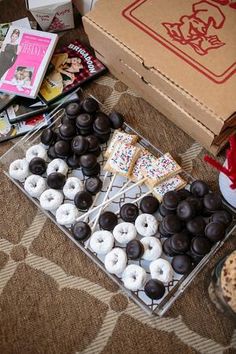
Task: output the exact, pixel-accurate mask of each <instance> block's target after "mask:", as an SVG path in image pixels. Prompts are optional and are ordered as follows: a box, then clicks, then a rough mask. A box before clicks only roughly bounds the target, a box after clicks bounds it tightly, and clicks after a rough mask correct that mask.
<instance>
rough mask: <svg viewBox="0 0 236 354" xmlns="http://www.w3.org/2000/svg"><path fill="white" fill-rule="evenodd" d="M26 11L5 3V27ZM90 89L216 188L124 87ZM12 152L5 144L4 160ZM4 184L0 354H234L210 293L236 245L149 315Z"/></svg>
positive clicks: (189, 151) (232, 333)
mask: <svg viewBox="0 0 236 354" xmlns="http://www.w3.org/2000/svg"><path fill="white" fill-rule="evenodd" d="M9 4H10V5H9ZM23 4H24V1H23V0H21V1H7V0H4V1H3V2H2V3H1V5H0V14H1V19H2V16H4V19H5V20H7V19H10V18H9V17H7V16H9V14H12V16H13V18H17V17H20V16H21V15H22V14H23V13H24V5H23ZM10 7H11V8H10ZM74 35H75V32H73V33H70V36H71V37H73V36H74ZM63 40H64V41H65V39H63ZM85 91H86V93H92V94H94V95H96V96H97V97H98V98H99V99H100V100H101V101H102V102H103V103H104V104H105V106H106V107H109V108H110V109H111V108H115V109H117V110H119V111H121V112H122V113H124V114H125V117H126V120H127V122H128V123H130V124H131V125H132V126H133V127H134V128H136V129H137V130H138V131H139V132H140V133H142V134H143V135H145V137H147V138H148V139H149V140H150V141H151V142H152V143H153V144H155V145H156V146H157V147H159V148H161V149H162V150H163V151H170V152H171V153H172V154H173V155H174V156H175V157H176V158H177V159H178V161H180V162H181V163H182V165H183V166H184V167H185V168H186V169H187V171H188V172H191V173H192V174H193V175H194V176H195V177H199V178H204V179H205V180H206V181H207V182H209V183H210V184H211V186H212V188H213V189H215V188H216V187H217V174H216V173H215V172H214V171H212V170H211V169H210V168H209V167H208V166H206V165H205V164H204V163H203V162H202V158H203V156H204V154H205V151H204V150H203V149H202V148H201V146H199V144H197V143H195V142H194V141H193V140H192V139H191V138H190V137H188V136H187V135H186V134H185V133H183V132H182V131H180V130H179V129H178V128H176V127H175V126H174V125H173V124H172V123H170V122H169V121H168V120H167V119H166V118H164V117H163V116H162V115H161V114H160V113H158V112H157V111H156V110H154V109H153V108H152V107H151V106H150V105H149V104H147V103H146V102H144V101H143V100H142V98H140V97H138V96H137V95H136V94H135V93H134V92H132V91H131V90H129V89H128V88H127V87H126V86H125V85H124V84H122V83H120V82H118V81H117V80H116V79H115V78H113V77H112V76H110V75H109V74H107V75H106V76H103V77H101V78H99V79H98V80H97V81H96V82H95V83H92V84H90V86H89V87H88V88H87V89H86V90H85ZM12 144H13V141H12V142H6V143H4V144H1V145H0V154H2V153H4V152H5V151H6V150H7V149H8V148H10V147H11V146H12ZM0 186H1V194H0V205H1V217H0V353H2V354H23V353H24V354H27V353H30V354H31V353H32V354H36V353H40V354H41V353H42V354H45V353H47V354H54V353H55V354H62V353H63V354H64V353H103V354H105V353H114V354H118V353H122V354H123V353H127V354H129V353H132V354H138V353H161V354H165V353H187V354H190V353H196V352H199V353H214V354H216V353H235V352H236V330H235V326H234V323H233V322H232V321H231V320H230V319H228V318H227V317H225V316H223V315H222V314H221V313H219V312H218V311H217V310H216V309H215V307H214V305H213V304H212V303H211V302H210V300H209V298H208V294H207V286H208V282H209V275H210V270H211V268H212V266H213V265H214V263H215V262H216V261H217V259H219V258H220V257H221V256H222V255H224V254H225V253H226V252H227V251H229V250H230V249H233V248H235V237H231V239H230V240H229V241H228V242H227V244H226V245H225V246H224V247H223V248H222V249H221V251H220V252H219V253H218V254H217V255H216V256H215V257H214V259H212V261H211V262H210V263H209V264H208V265H207V267H206V268H205V269H204V270H203V271H202V272H201V274H200V275H199V276H197V278H196V279H195V280H194V282H193V283H192V284H191V286H190V287H189V288H188V289H187V290H186V292H185V293H184V294H183V295H182V297H181V298H180V299H179V300H177V301H176V303H175V304H174V305H173V307H172V309H171V310H170V311H169V312H168V313H167V314H166V315H165V316H164V317H163V318H157V317H150V316H147V315H146V314H145V313H144V312H143V311H142V310H140V309H139V308H138V307H137V306H136V305H135V304H134V303H133V302H132V301H130V300H129V299H128V298H127V297H126V296H125V295H124V294H123V293H122V292H121V291H120V290H119V289H118V287H117V286H116V285H115V284H114V283H113V282H112V281H111V280H110V279H109V278H108V277H107V276H106V275H105V274H104V273H103V272H102V271H101V270H99V269H98V268H97V267H96V266H95V265H94V264H93V263H92V262H91V261H90V260H89V259H87V257H86V256H85V255H84V254H83V253H82V252H81V251H80V250H79V249H77V248H76V247H75V245H74V244H73V243H72V242H71V241H70V240H68V239H67V238H66V237H65V236H64V234H63V233H62V232H60V231H59V229H58V228H57V227H56V226H55V225H54V224H53V223H52V222H51V221H49V220H48V219H46V217H45V216H44V215H43V214H42V213H41V212H40V211H38V210H37V209H36V207H35V206H34V205H33V204H32V203H31V202H30V201H29V200H27V198H26V197H25V196H24V195H23V194H22V193H21V192H20V191H19V190H18V189H17V188H16V187H15V186H13V185H12V183H11V182H10V181H8V180H7V179H6V177H5V176H4V175H3V174H2V173H1V174H0Z"/></svg>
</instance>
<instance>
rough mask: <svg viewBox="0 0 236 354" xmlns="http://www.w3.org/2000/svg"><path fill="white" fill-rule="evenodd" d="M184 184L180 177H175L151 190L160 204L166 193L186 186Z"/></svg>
mask: <svg viewBox="0 0 236 354" xmlns="http://www.w3.org/2000/svg"><path fill="white" fill-rule="evenodd" d="M186 184H187V182H186V181H185V180H184V179H183V178H182V177H180V175H176V176H174V177H171V178H170V179H168V180H166V181H164V182H162V183H161V184H159V185H158V186H156V187H155V188H154V189H153V193H154V194H155V196H156V197H157V199H158V200H159V202H161V201H162V198H163V196H164V195H165V194H166V193H167V192H170V191H174V190H177V189H180V188H183V187H184V186H186Z"/></svg>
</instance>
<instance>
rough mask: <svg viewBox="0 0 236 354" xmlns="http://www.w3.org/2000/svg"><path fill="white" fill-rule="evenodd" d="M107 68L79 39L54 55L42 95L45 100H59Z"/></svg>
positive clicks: (44, 81)
mask: <svg viewBox="0 0 236 354" xmlns="http://www.w3.org/2000/svg"><path fill="white" fill-rule="evenodd" d="M105 70H106V68H105V66H104V65H103V64H102V63H101V62H100V61H99V60H98V59H97V58H95V56H93V54H92V53H90V51H89V50H88V49H87V48H85V47H84V46H83V45H82V44H81V43H80V42H79V41H78V40H76V41H73V42H71V43H69V44H67V45H65V46H63V47H62V48H60V49H59V50H58V51H56V53H55V54H54V55H53V57H52V60H51V62H50V65H49V67H48V70H47V73H46V76H45V79H44V80H43V83H42V86H41V88H40V96H41V97H42V99H43V100H44V101H45V102H50V101H53V100H57V99H58V98H59V97H62V96H64V95H66V94H67V93H69V92H71V91H72V90H74V89H75V88H77V87H79V86H81V85H82V84H84V83H85V82H87V81H88V80H91V79H93V78H95V77H97V76H98V75H99V74H101V73H102V72H104V71H105Z"/></svg>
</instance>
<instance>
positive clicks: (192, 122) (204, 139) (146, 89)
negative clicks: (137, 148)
mask: <svg viewBox="0 0 236 354" xmlns="http://www.w3.org/2000/svg"><path fill="white" fill-rule="evenodd" d="M95 54H96V56H97V58H98V59H99V60H101V61H103V62H104V64H106V61H105V60H104V57H102V55H101V54H100V53H98V52H95ZM109 70H110V72H111V73H112V74H113V75H114V76H116V77H117V78H119V80H121V81H123V82H124V83H125V84H126V85H128V86H129V87H130V88H131V89H133V90H135V91H138V92H139V94H140V95H141V96H142V97H143V98H144V99H145V100H146V101H147V102H149V103H151V104H152V105H153V106H154V107H155V108H156V109H157V110H158V111H160V112H161V113H162V114H163V115H165V116H166V117H168V118H169V119H170V120H171V121H172V122H174V123H175V124H176V125H178V126H179V127H180V128H181V129H183V130H184V131H185V132H186V133H187V134H188V135H190V136H191V137H192V138H193V139H194V140H196V141H198V142H199V143H200V144H201V145H202V146H204V147H205V148H206V149H207V150H208V151H210V152H211V153H212V154H213V155H217V154H218V153H219V152H220V151H221V150H222V149H223V148H224V146H225V145H226V143H227V139H228V137H229V135H230V134H232V133H236V128H229V129H228V130H226V131H224V133H222V135H219V136H216V135H214V133H212V132H211V131H210V130H209V129H207V128H206V127H205V126H204V125H203V124H201V123H200V122H198V121H197V120H196V119H194V118H193V117H192V116H191V115H190V114H189V113H188V112H186V111H185V110H184V109H183V108H182V107H180V106H179V105H177V104H176V103H175V102H173V100H172V99H171V98H169V97H168V96H166V95H165V94H164V93H163V92H162V91H160V90H158V88H156V87H155V86H153V85H151V84H149V83H147V82H145V81H144V80H143V78H142V77H141V76H140V75H139V74H138V73H137V72H135V71H134V70H130V68H129V67H128V66H127V65H125V66H122V65H121V63H120V62H116V61H115V60H114V61H113V64H111V65H109Z"/></svg>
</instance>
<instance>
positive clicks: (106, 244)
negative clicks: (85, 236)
mask: <svg viewBox="0 0 236 354" xmlns="http://www.w3.org/2000/svg"><path fill="white" fill-rule="evenodd" d="M113 245H114V237H113V235H112V233H111V232H110V231H106V230H101V231H95V232H94V233H93V234H92V236H91V238H90V247H91V248H92V250H93V251H94V252H95V253H97V254H104V255H105V254H107V253H108V252H110V251H111V250H112V248H113Z"/></svg>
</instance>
